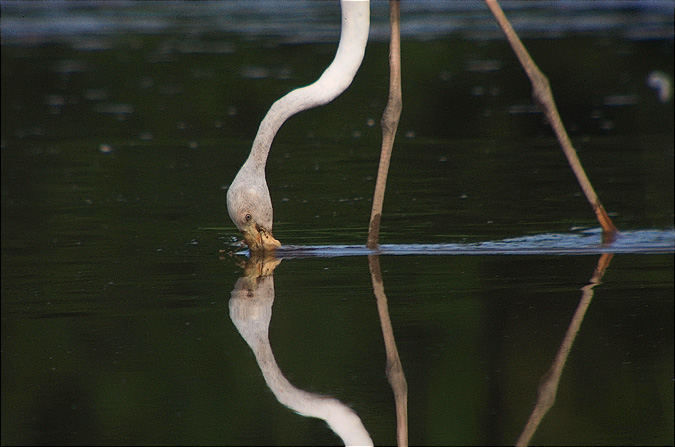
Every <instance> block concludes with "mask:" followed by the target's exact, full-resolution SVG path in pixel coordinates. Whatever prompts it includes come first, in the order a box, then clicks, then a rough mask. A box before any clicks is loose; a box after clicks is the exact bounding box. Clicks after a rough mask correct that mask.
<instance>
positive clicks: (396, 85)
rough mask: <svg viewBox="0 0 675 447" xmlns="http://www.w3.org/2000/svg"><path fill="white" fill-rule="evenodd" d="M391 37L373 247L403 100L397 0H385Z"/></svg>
mask: <svg viewBox="0 0 675 447" xmlns="http://www.w3.org/2000/svg"><path fill="white" fill-rule="evenodd" d="M389 8H390V10H391V12H390V22H391V41H390V43H389V100H388V101H387V106H386V107H385V109H384V113H383V114H382V120H381V121H380V125H381V126H382V151H381V153H380V166H379V168H378V170H377V181H376V182H375V194H374V196H373V208H372V210H371V213H370V225H369V229H368V242H367V243H366V245H367V246H368V248H377V245H378V240H379V238H380V220H381V218H382V205H383V203H384V190H385V189H386V187H387V173H388V172H389V160H390V159H391V151H392V149H393V147H394V138H395V137H396V128H397V127H398V121H399V118H400V117H401V109H402V108H403V102H402V99H401V31H400V16H401V11H400V9H401V5H400V3H399V0H389Z"/></svg>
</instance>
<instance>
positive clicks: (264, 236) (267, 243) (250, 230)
mask: <svg viewBox="0 0 675 447" xmlns="http://www.w3.org/2000/svg"><path fill="white" fill-rule="evenodd" d="M242 234H243V235H244V242H246V245H248V248H249V250H251V252H252V253H254V252H255V253H260V252H266V251H273V250H276V249H277V248H279V247H281V242H279V241H278V240H276V239H275V238H274V236H272V233H271V232H270V231H268V230H267V229H266V228H264V227H261V226H260V225H258V224H257V223H251V225H249V226H247V227H246V228H243V229H242Z"/></svg>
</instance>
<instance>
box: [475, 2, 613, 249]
mask: <svg viewBox="0 0 675 447" xmlns="http://www.w3.org/2000/svg"><path fill="white" fill-rule="evenodd" d="M485 3H487V5H488V7H489V8H490V10H491V11H492V14H493V15H494V16H495V19H496V20H497V23H499V26H500V27H501V28H502V30H503V31H504V33H505V34H506V38H507V39H508V41H509V43H510V44H511V47H512V48H513V51H514V52H515V53H516V56H517V57H518V60H519V61H520V64H521V65H522V66H523V68H524V69H525V72H526V73H527V76H528V77H529V78H530V82H532V96H534V99H535V101H537V104H538V105H539V106H540V107H541V108H542V109H543V111H544V114H545V115H546V119H547V120H548V122H549V124H550V125H551V127H552V128H553V131H554V132H555V135H556V137H557V138H558V142H559V143H560V146H561V147H562V150H563V152H564V153H565V156H566V157H567V161H568V162H569V164H570V167H571V168H572V171H573V172H574V175H575V176H576V177H577V181H578V182H579V185H580V186H581V189H582V190H583V191H584V194H585V195H586V199H587V200H588V202H589V203H590V204H591V207H592V208H593V211H594V212H595V215H596V217H597V218H598V221H599V222H600V225H601V226H602V230H603V232H604V233H605V235H608V236H610V239H611V236H612V235H614V234H615V233H616V232H617V229H616V227H615V226H614V224H613V223H612V220H611V219H610V218H609V216H608V215H607V212H606V211H605V208H604V207H603V206H602V203H600V199H599V198H598V196H597V194H596V193H595V190H594V189H593V186H592V185H591V182H590V181H589V180H588V177H587V176H586V172H584V168H583V167H582V166H581V162H580V161H579V157H577V152H576V150H575V149H574V146H572V143H571V142H570V139H569V136H568V135H567V131H565V126H564V125H563V123H562V120H561V119H560V115H559V114H558V109H557V108H556V105H555V101H554V99H553V93H551V86H550V85H549V82H548V79H547V78H546V76H545V75H544V74H543V73H542V72H541V71H540V70H539V68H538V67H537V65H536V64H535V63H534V61H533V60H532V57H530V54H529V53H528V52H527V50H526V49H525V46H523V43H522V42H521V41H520V39H519V38H518V35H517V34H516V32H515V31H514V30H513V27H511V24H510V23H509V21H508V19H507V18H506V16H505V15H504V12H503V11H502V9H501V7H500V6H499V3H497V0H485Z"/></svg>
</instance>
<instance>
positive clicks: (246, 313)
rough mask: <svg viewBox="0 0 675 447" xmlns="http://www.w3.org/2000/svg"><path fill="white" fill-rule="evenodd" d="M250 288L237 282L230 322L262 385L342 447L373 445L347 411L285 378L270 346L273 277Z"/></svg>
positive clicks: (247, 282)
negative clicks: (320, 423)
mask: <svg viewBox="0 0 675 447" xmlns="http://www.w3.org/2000/svg"><path fill="white" fill-rule="evenodd" d="M251 285H252V284H251V281H250V280H249V279H248V278H240V279H239V280H238V281H237V284H236V285H235V288H234V290H233V291H232V299H231V300H230V318H232V321H233V322H234V325H235V326H236V327H237V330H238V331H239V333H240V334H241V336H242V337H243V338H244V340H245V341H246V343H248V345H249V346H250V347H251V350H252V351H253V354H254V355H255V358H256V360H257V362H258V366H259V367H260V371H262V373H263V377H264V378H265V382H266V383H267V386H268V387H269V388H270V389H271V390H272V392H273V393H274V396H275V397H276V398H277V400H278V401H279V402H281V403H282V404H283V405H285V406H287V407H288V408H290V409H291V410H293V411H295V412H297V413H299V414H301V415H303V416H310V417H315V418H320V419H323V420H325V421H326V422H327V423H328V426H329V427H330V428H331V429H332V430H333V431H334V432H335V433H336V434H337V435H338V436H340V438H342V441H343V442H344V443H345V445H373V441H372V440H371V439H370V435H368V432H367V431H366V429H365V427H364V426H363V424H362V422H361V419H359V417H358V416H357V415H356V413H354V411H352V410H351V409H350V408H349V407H347V406H346V405H345V404H343V403H342V402H340V401H339V400H337V399H335V398H333V397H330V396H322V395H319V394H314V393H309V392H307V391H303V390H300V389H298V388H296V387H294V386H293V385H292V384H291V383H290V382H289V381H288V380H287V379H286V377H284V375H283V374H282V373H281V370H280V369H279V366H278V365H277V362H276V360H275V359H274V354H273V352H272V347H271V346H270V342H269V332H268V331H269V324H270V319H271V318H272V304H273V303H274V280H273V277H272V276H264V277H259V278H257V281H256V286H255V289H249V288H248V287H247V286H251Z"/></svg>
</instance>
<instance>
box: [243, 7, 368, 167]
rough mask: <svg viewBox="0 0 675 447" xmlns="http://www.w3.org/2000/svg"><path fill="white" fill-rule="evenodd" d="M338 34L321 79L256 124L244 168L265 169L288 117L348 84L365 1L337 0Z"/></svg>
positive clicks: (360, 43)
mask: <svg viewBox="0 0 675 447" xmlns="http://www.w3.org/2000/svg"><path fill="white" fill-rule="evenodd" d="M340 4H341V7H342V31H341V33H340V43H339V45H338V49H337V53H336V54H335V59H333V62H331V64H330V65H329V66H328V68H326V71H324V72H323V74H322V75H321V77H320V78H319V79H318V80H317V81H316V82H314V83H313V84H310V85H308V86H306V87H301V88H298V89H295V90H293V91H291V92H290V93H288V94H286V95H285V96H283V97H282V98H281V99H279V100H277V101H276V102H275V103H274V104H272V107H271V108H270V110H269V111H268V112H267V115H265V118H264V119H263V120H262V122H261V123H260V127H259V128H258V134H257V135H256V137H255V140H254V141H253V147H252V148H251V154H250V155H249V157H248V159H247V160H246V163H244V165H248V166H246V168H248V169H253V170H262V171H263V172H264V170H265V164H266V163H267V155H268V154H269V151H270V147H271V146H272V141H273V140H274V136H275V135H276V134H277V132H278V131H279V128H280V127H281V125H282V124H283V123H284V122H285V121H286V120H287V119H288V118H290V117H291V116H293V115H295V114H296V113H298V112H302V111H303V110H307V109H311V108H313V107H318V106H321V105H324V104H327V103H329V102H331V101H332V100H333V99H335V98H337V97H338V96H339V95H340V94H341V93H342V92H344V91H345V90H346V89H347V87H349V85H350V84H351V83H352V80H353V79H354V76H355V75H356V72H357V71H358V69H359V67H360V66H361V62H362V61H363V55H364V53H365V51H366V43H367V42H368V32H369V28H370V1H369V0H341V2H340Z"/></svg>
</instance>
